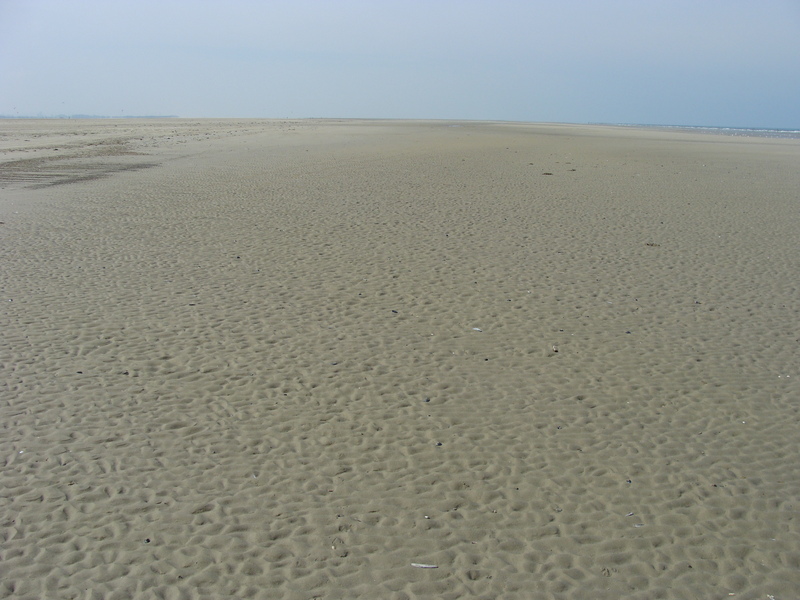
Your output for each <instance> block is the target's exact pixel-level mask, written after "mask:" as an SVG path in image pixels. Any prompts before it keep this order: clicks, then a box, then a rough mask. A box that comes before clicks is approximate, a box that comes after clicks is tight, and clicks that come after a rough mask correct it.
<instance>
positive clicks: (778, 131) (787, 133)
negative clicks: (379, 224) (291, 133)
mask: <svg viewBox="0 0 800 600" xmlns="http://www.w3.org/2000/svg"><path fill="white" fill-rule="evenodd" d="M216 118H217V117H180V116H178V115H130V116H128V115H125V116H119V117H114V116H108V115H105V116H104V115H55V116H31V115H26V116H12V115H0V119H9V120H25V119H31V120H71V119H75V120H77V119H85V120H91V119H104V120H125V119H216ZM231 118H235V117H231ZM331 118H334V117H331ZM252 119H254V120H260V119H264V120H275V119H276V118H275V117H252ZM345 119H348V118H345ZM289 120H315V118H314V117H298V118H290V119H289ZM348 120H349V119H348ZM353 120H359V119H353ZM380 120H383V119H380ZM388 120H392V121H414V120H418V119H402V118H401V119H388ZM424 120H432V121H450V120H458V121H464V120H466V121H472V120H475V121H479V120H478V119H424ZM511 122H516V121H511ZM520 122H525V121H520ZM530 122H531V123H533V122H535V121H530ZM536 122H538V121H536ZM559 124H566V123H559ZM569 124H570V125H590V126H592V125H593V126H604V127H626V128H640V129H657V130H662V131H678V132H687V133H709V134H715V135H729V136H737V137H767V138H783V139H800V129H782V128H776V127H720V126H711V125H653V124H647V123H604V122H595V121H592V122H588V123H569Z"/></svg>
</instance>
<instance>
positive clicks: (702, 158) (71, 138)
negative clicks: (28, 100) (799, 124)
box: [0, 120, 800, 600]
mask: <svg viewBox="0 0 800 600" xmlns="http://www.w3.org/2000/svg"><path fill="white" fill-rule="evenodd" d="M0 161H2V164H0V221H2V225H0V240H2V241H1V243H0V251H1V252H2V257H1V258H0V260H2V263H1V265H0V309H1V311H2V312H1V313H0V328H1V329H2V341H1V342H0V352H1V354H0V368H2V388H0V395H1V396H2V398H1V399H0V427H2V437H1V438H0V461H2V463H0V464H2V472H1V474H0V492H2V498H0V523H1V524H2V526H1V528H0V535H2V538H1V539H2V550H1V553H2V554H1V555H0V570H2V577H1V578H0V580H1V581H0V597H3V598H15V599H16V598H20V599H21V598H25V599H42V598H47V599H62V598H64V599H65V598H80V599H87V600H89V599H96V598H147V599H149V598H167V599H179V598H265V599H272V598H286V599H297V600H305V599H311V598H317V599H326V600H331V599H351V598H370V599H371V598H376V599H377V598H380V599H391V600H400V599H411V598H437V599H455V598H484V599H487V600H488V599H501V598H504V599H511V598H514V599H516V598H520V599H552V598H556V599H558V598H564V599H573V598H576V599H577V598H585V599H587V600H588V599H593V600H596V599H608V600H612V599H613V600H616V599H619V598H634V599H646V598H647V599H649V598H667V599H676V600H678V599H680V600H685V599H688V598H697V599H703V600H705V599H717V598H719V599H722V598H730V597H735V598H737V599H759V600H768V599H770V598H774V599H775V600H792V599H797V598H798V597H800V511H798V509H799V508H800V467H799V465H800V450H799V449H798V443H797V442H798V425H800V412H798V410H799V409H800V368H798V367H799V366H800V341H799V338H800V293H799V292H800V290H798V286H800V283H799V282H800V277H798V272H800V270H799V269H798V267H799V266H800V250H799V248H800V245H799V244H798V240H800V210H799V208H800V206H799V205H798V195H799V193H800V142H799V141H798V140H774V139H764V138H734V137H725V136H713V135H700V134H689V133H682V132H661V131H648V130H635V129H617V128H603V127H588V126H587V127H579V126H566V125H559V126H557V125H535V124H531V125H525V124H504V123H467V122H465V123H455V122H380V121H340V122H337V121H295V122H291V121H191V120H163V121H40V122H34V121H19V122H16V121H14V122H10V121H9V122H2V128H0ZM415 564H416V565H429V566H431V565H435V566H436V568H423V567H420V566H414V565H415Z"/></svg>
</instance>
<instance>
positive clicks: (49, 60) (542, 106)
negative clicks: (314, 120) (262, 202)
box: [0, 0, 800, 129]
mask: <svg viewBox="0 0 800 600" xmlns="http://www.w3.org/2000/svg"><path fill="white" fill-rule="evenodd" d="M79 113H81V114H94V115H110V116H126V115H165V114H170V115H173V114H174V115H178V116H182V117H369V118H372V117H387V118H441V119H498V120H513V121H559V122H572V123H586V122H609V123H649V124H682V125H711V126H739V127H775V128H794V129H800V0H750V1H745V0H685V1H684V0H551V1H543V0H529V1H523V0H460V1H455V0H452V1H451V0H403V1H395V0H371V1H367V0H327V1H325V0H281V1H278V0H262V1H255V0H253V1H248V0H226V1H222V0H220V1H216V2H212V1H210V0H208V1H204V0H193V1H190V0H185V1H177V0H95V1H81V0H0V114H4V115H14V114H20V115H22V114H24V115H37V114H42V115H57V114H79Z"/></svg>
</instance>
